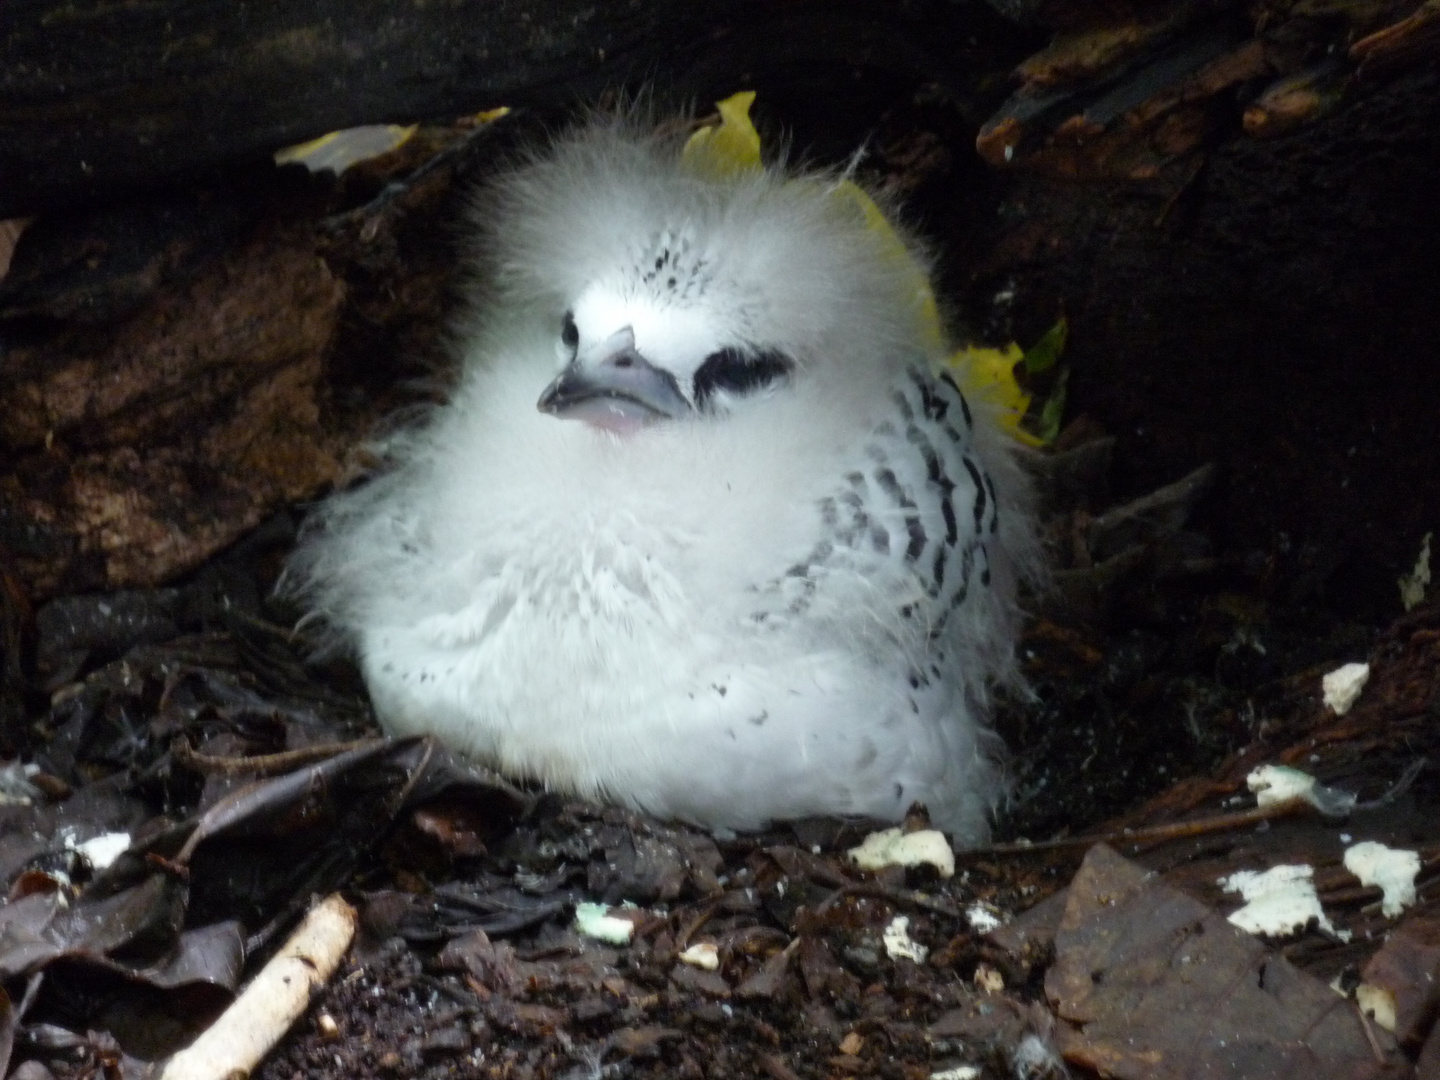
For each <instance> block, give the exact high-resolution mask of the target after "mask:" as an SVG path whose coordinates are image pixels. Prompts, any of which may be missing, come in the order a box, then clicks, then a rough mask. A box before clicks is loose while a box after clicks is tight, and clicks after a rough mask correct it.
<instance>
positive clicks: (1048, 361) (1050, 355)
mask: <svg viewBox="0 0 1440 1080" xmlns="http://www.w3.org/2000/svg"><path fill="white" fill-rule="evenodd" d="M1069 333H1070V324H1069V322H1067V321H1066V319H1065V316H1064V315H1061V316H1060V318H1059V319H1057V320H1056V322H1055V325H1054V326H1052V327H1050V329H1049V330H1046V331H1045V333H1044V334H1043V335H1041V338H1040V340H1039V341H1037V342H1035V344H1034V345H1031V346H1030V348H1029V349H1027V350H1026V351H1025V372H1026V374H1029V375H1038V374H1040V373H1041V372H1042V371H1048V370H1049V369H1050V368H1052V367H1054V366H1055V361H1056V360H1059V359H1060V354H1061V353H1062V352H1064V351H1065V338H1066V336H1067V335H1068V334H1069Z"/></svg>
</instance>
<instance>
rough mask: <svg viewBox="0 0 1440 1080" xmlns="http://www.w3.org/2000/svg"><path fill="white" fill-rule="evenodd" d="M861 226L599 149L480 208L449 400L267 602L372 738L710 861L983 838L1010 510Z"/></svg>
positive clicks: (719, 179) (804, 199)
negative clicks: (830, 843)
mask: <svg viewBox="0 0 1440 1080" xmlns="http://www.w3.org/2000/svg"><path fill="white" fill-rule="evenodd" d="M857 195H858V189H856V188H855V187H854V185H853V184H850V183H849V182H848V181H841V180H838V179H837V178H836V177H834V176H830V175H823V174H821V175H793V174H787V173H785V172H783V171H781V170H779V169H774V168H762V167H760V166H758V165H755V166H753V167H744V168H733V169H722V168H709V169H707V168H701V167H697V165H696V163H695V161H694V160H692V159H691V158H689V157H682V153H681V145H680V144H679V142H677V141H675V140H674V139H673V138H671V137H668V136H665V135H663V134H656V133H654V132H649V131H641V130H637V128H636V127H635V126H634V125H632V124H628V123H626V122H622V121H602V122H598V123H594V124H591V125H590V126H588V127H585V128H584V129H582V130H580V131H578V132H577V133H575V134H573V135H571V136H570V137H567V138H564V139H562V140H561V141H560V142H559V143H558V144H557V145H556V146H555V147H554V148H553V149H552V150H551V151H550V152H549V153H548V154H545V155H543V156H538V157H536V158H535V159H534V160H532V161H531V162H530V163H529V164H526V165H523V166H522V167H520V168H519V169H517V170H516V171H514V172H513V173H511V174H510V175H508V176H507V177H505V178H503V179H501V180H500V181H498V183H496V184H494V185H493V186H492V187H491V188H490V189H488V190H487V191H486V192H484V193H483V194H482V195H481V197H480V198H479V200H478V201H477V214H476V230H477V233H478V237H477V243H476V245H475V247H476V250H477V251H478V253H479V262H480V266H479V273H478V275H477V277H476V280H477V281H478V282H479V284H477V285H476V287H475V300H476V314H475V316H474V318H473V319H471V320H470V321H467V322H466V323H465V324H464V325H463V327H462V332H461V334H460V335H459V338H460V347H459V351H460V353H461V361H462V363H461V374H460V376H459V380H458V384H457V385H456V386H455V388H454V391H453V393H452V394H451V396H450V399H449V401H448V403H447V404H445V405H443V406H441V407H439V408H437V409H436V410H434V412H433V413H432V414H431V415H430V416H429V417H428V418H427V419H426V420H424V421H422V422H420V423H418V424H417V425H415V426H413V427H411V428H409V429H408V430H404V431H402V432H401V433H400V434H399V435H397V436H394V437H392V438H391V439H390V440H388V441H387V443H386V445H385V447H384V452H385V455H386V457H387V458H388V462H387V464H386V466H385V467H384V468H383V469H382V470H381V471H380V472H379V474H378V475H376V476H375V477H373V478H372V479H371V480H369V481H368V483H366V484H364V485H363V486H361V487H359V488H357V489H355V490H352V491H349V492H346V493H344V494H341V495H337V496H335V497H334V498H332V499H331V500H330V501H329V502H328V503H327V504H326V505H325V506H324V507H323V508H322V509H321V510H320V511H319V513H318V514H317V516H316V519H315V520H314V522H313V523H312V525H311V527H310V528H309V529H308V532H307V537H306V539H305V541H304V542H303V544H302V546H301V548H300V549H299V551H298V552H297V554H296V556H295V558H294V560H293V561H292V564H291V568H290V588H291V589H292V590H293V591H295V592H297V593H299V594H301V595H302V596H304V597H305V598H306V600H307V601H308V603H309V605H310V607H311V609H312V610H313V611H314V612H315V613H316V614H317V616H318V617H319V618H320V620H321V621H323V623H325V624H326V625H328V627H329V628H330V629H331V632H332V637H333V641H334V642H335V643H336V644H338V645H341V646H343V647H345V648H348V649H350V650H353V652H354V653H355V654H357V656H358V658H359V662H360V665H361V668H362V670H363V672H364V675H365V679H366V682H367V684H368V686H369V689H370V693H371V696H372V698H373V700H374V703H375V708H376V711H377V713H378V714H379V716H380V719H381V721H382V723H383V724H384V725H385V727H386V728H387V729H388V730H389V731H391V732H394V733H397V734H409V733H421V732H424V733H431V734H434V735H436V736H438V737H439V738H440V739H442V740H443V741H444V742H446V743H448V744H449V745H450V746H452V747H453V748H455V749H456V750H458V751H460V752H462V753H464V754H468V755H471V756H473V757H474V758H476V759H478V760H480V761H483V762H485V763H487V764H489V765H491V766H493V767H495V768H498V769H500V770H501V771H503V772H505V773H508V774H510V775H511V776H514V777H517V778H522V779H528V780H531V781H535V782H538V783H540V784H543V785H545V786H546V787H549V788H554V789H557V790H562V791H565V792H569V793H572V794H575V795H579V796H581V797H586V798H592V799H597V800H609V801H614V802H619V803H623V804H626V805H628V806H631V807H635V808H637V809H640V810H643V811H647V812H649V813H652V814H656V815H659V816H662V817H676V818H682V819H686V820H689V821H692V822H696V823H699V824H702V825H706V826H711V827H716V828H731V829H749V828H756V827H760V826H763V825H765V824H766V823H767V822H770V821H774V820H779V819H789V818H798V817H805V816H810V815H817V814H845V815H850V814H853V815H863V816H868V817H872V818H878V819H882V820H888V821H898V820H899V819H900V818H902V817H903V815H904V814H905V811H906V809H907V808H908V807H909V806H910V805H911V804H912V803H914V802H917V801H918V802H921V803H924V804H925V805H926V806H927V807H928V809H929V811H930V814H931V818H932V820H933V821H934V822H935V824H936V825H937V826H938V827H940V828H943V829H945V830H946V831H948V832H951V833H953V834H954V836H955V838H956V839H957V841H958V842H960V843H961V844H974V843H977V842H980V841H981V840H983V839H984V838H985V836H986V835H987V818H988V813H989V810H990V808H991V807H992V805H993V804H994V802H995V800H996V799H997V797H998V795H999V792H1000V787H1001V785H1000V782H999V779H998V772H997V769H996V768H995V765H994V763H993V760H992V754H991V747H992V744H993V743H994V742H995V737H994V736H993V735H992V734H990V733H989V731H988V729H987V728H986V726H985V724H984V715H983V706H984V702H985V698H986V693H987V686H988V684H989V683H991V682H992V681H994V680H996V679H1002V680H1003V679H1006V678H1009V677H1011V676H1012V675H1013V656H1012V654H1013V643H1014V634H1015V621H1016V619H1015V583H1016V579H1017V577H1020V576H1023V575H1024V573H1025V572H1026V569H1027V567H1028V566H1029V565H1030V563H1031V562H1032V558H1031V552H1032V550H1033V539H1032V533H1033V530H1032V529H1031V524H1030V517H1029V513H1028V509H1027V500H1026V497H1025V485H1024V482H1023V480H1022V478H1021V476H1020V473H1019V470H1018V468H1017V466H1016V464H1015V462H1014V461H1013V459H1012V458H1013V455H1012V446H1013V444H1012V442H1011V440H1009V438H1008V437H1007V436H1005V435H1004V434H1002V433H1001V432H1000V431H999V429H998V427H997V426H996V425H995V424H994V423H993V422H991V420H990V419H989V418H988V417H987V416H986V415H985V414H983V413H982V412H981V411H979V410H978V409H977V403H976V402H974V401H967V400H966V398H965V396H964V395H963V394H962V393H961V390H960V389H959V387H958V386H957V385H956V384H955V383H954V382H953V381H952V380H951V379H950V378H948V376H939V377H937V376H936V375H935V374H934V373H935V371H937V370H938V369H939V367H940V365H941V363H942V362H943V360H944V358H945V356H946V354H947V352H948V347H947V345H946V344H945V342H944V341H943V340H942V339H941V336H940V335H939V334H938V332H936V326H937V324H936V322H935V317H934V308H933V303H932V304H930V305H929V306H928V307H927V305H926V304H923V303H920V302H919V301H920V299H921V298H920V297H919V296H917V288H916V282H917V277H918V280H919V281H920V282H921V283H922V284H923V280H924V279H923V274H921V273H920V272H919V270H918V267H919V266H920V264H919V263H917V262H916V256H915V255H914V253H913V252H910V251H909V250H908V249H907V248H905V247H904V246H903V245H902V244H901V243H899V242H898V241H897V237H896V234H895V233H894V232H893V231H892V230H890V229H889V228H888V227H884V226H883V220H882V227H877V226H876V223H875V217H874V216H867V214H868V213H869V210H873V209H874V207H873V205H870V204H869V203H868V200H865V201H863V202H862V201H861V200H863V198H864V197H863V196H859V197H858V198H857V197H856V196H857ZM867 207H868V210H867ZM925 297H926V298H928V287H927V289H926V290H925Z"/></svg>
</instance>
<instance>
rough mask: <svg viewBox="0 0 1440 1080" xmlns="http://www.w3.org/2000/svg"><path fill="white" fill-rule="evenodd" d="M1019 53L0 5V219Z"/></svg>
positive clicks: (903, 13)
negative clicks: (391, 139)
mask: <svg viewBox="0 0 1440 1080" xmlns="http://www.w3.org/2000/svg"><path fill="white" fill-rule="evenodd" d="M1021 40H1024V38H1023V37H1022V36H1021V35H1019V34H1017V33H1016V31H1014V30H1013V29H1011V28H1009V27H1007V26H1006V25H1005V24H1004V23H1003V22H1002V21H1001V20H1000V18H999V17H998V16H997V15H995V13H994V12H993V11H991V10H990V9H989V8H987V7H985V6H984V5H983V4H981V3H979V2H978V0H968V2H965V3H949V2H945V0H914V2H911V3H906V4H900V5H896V4H891V3H879V2H873V0H871V2H866V0H848V2H843V3H819V2H814V0H800V2H794V3H787V4H784V5H774V4H765V3H753V2H751V3H733V2H721V0H643V2H642V0H636V2H631V3H624V4H596V3H593V2H591V0H512V2H509V3H504V4H498V3H467V2H465V0H440V2H435V3H426V4H410V5H404V6H403V7H397V5H395V4H391V3H385V2H382V0H309V2H306V3H295V4H234V3H223V2H219V3H217V2H213V0H212V2H202V3H193V2H188V0H157V2H153V3H148V4H145V5H143V6H142V7H137V6H135V5H129V4H122V5H116V4H109V3H96V2H93V0H92V2H88V3H78V4H70V3H58V2H56V0H7V3H5V4H4V5H3V7H0V217H8V216H14V215H18V214H25V213H32V212H34V211H36V210H39V209H43V208H45V207H50V206H57V205H62V204H65V203H73V202H76V201H79V200H83V199H87V198H91V199H93V198H95V197H97V196H102V195H104V194H105V193H107V192H111V191H113V190H115V189H117V188H125V187H129V186H143V185H146V184H151V183H154V182H156V181H160V180H172V179H174V178H176V177H182V176H196V175H199V174H202V173H204V172H205V171H207V170H209V169H212V168H214V167H215V166H217V165H221V164H223V163H226V162H230V161H234V160H237V159H244V158H255V157H264V156H267V155H269V154H270V153H271V152H273V151H274V150H276V149H278V148H280V147H282V146H285V145H288V144H293V143H297V142H301V141H303V140H305V139H309V138H313V137H315V136H317V135H320V134H323V133H324V132H327V131H332V130H335V129H338V128H343V127H348V126H353V125H357V124H365V123H379V122H397V123H411V122H414V121H416V120H420V119H426V118H441V119H448V118H450V117H454V116H459V115H462V114H465V113H469V112H475V111H478V110H481V109H487V108H493V107H495V106H497V105H516V104H526V105H538V106H554V105H564V106H569V105H573V104H574V103H576V102H578V101H584V100H594V99H595V98H596V97H598V96H599V95H600V94H602V93H603V92H605V91H612V90H615V89H617V88H622V87H627V88H630V89H632V90H633V89H634V88H635V87H636V86H638V85H640V84H641V83H644V82H653V83H654V84H656V85H657V86H658V87H660V88H661V90H662V92H664V93H666V94H671V93H673V94H674V95H675V96H676V97H678V98H680V99H694V100H698V101H701V102H704V101H708V100H710V99H713V98H714V97H716V96H719V95H723V94H726V93H729V92H731V91H733V90H734V89H735V88H736V85H737V83H739V82H743V81H745V80H746V79H747V78H748V77H749V76H750V75H752V74H753V73H755V72H756V71H770V72H779V71H784V72H786V78H787V79H788V81H789V82H790V83H791V85H792V86H794V85H798V84H803V83H805V82H807V81H809V80H811V79H815V78H817V77H818V83H817V85H816V87H815V89H814V91H813V93H811V94H810V95H808V96H810V97H811V98H812V100H814V99H815V98H822V97H826V96H833V95H834V90H835V85H834V84H835V75H836V73H837V72H838V71H843V70H847V69H848V70H849V71H851V72H852V73H856V74H858V73H865V72H871V73H881V74H882V75H888V76H889V77H891V78H899V79H902V80H904V81H906V82H914V81H916V80H918V81H921V82H933V83H937V84H940V85H944V86H947V87H949V88H950V89H951V90H952V91H955V92H962V91H968V90H969V89H970V88H972V87H974V86H975V84H976V83H977V81H978V80H983V79H992V80H993V78H994V76H995V75H996V74H997V73H998V75H999V77H1000V78H1001V79H1003V76H1004V73H1005V72H1006V71H1007V70H1008V68H1009V66H1010V65H1012V64H1013V63H1014V62H1015V61H1016V60H1018V59H1019V57H1020V56H1021V55H1023V52H1022V51H1019V49H1018V48H1017V45H1016V44H1015V43H1016V42H1018V41H1021ZM1000 41H1006V42H1009V43H1010V44H1009V45H1008V46H1007V47H1006V48H1004V49H1001V50H999V51H998V52H999V56H998V59H999V63H998V66H997V64H996V56H995V55H994V54H995V53H996V51H997V50H995V49H994V48H993V46H994V44H995V43H997V42H1000ZM987 55H988V56H989V59H988V60H986V62H985V63H983V64H982V63H979V62H978V60H979V59H980V58H984V57H986V56H987ZM827 84H828V85H827Z"/></svg>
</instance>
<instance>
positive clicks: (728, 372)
mask: <svg viewBox="0 0 1440 1080" xmlns="http://www.w3.org/2000/svg"><path fill="white" fill-rule="evenodd" d="M794 367H795V362H794V361H793V360H791V359H790V358H789V357H788V356H786V355H785V354H784V353H780V352H774V351H771V350H761V351H758V352H749V351H746V350H744V349H721V350H720V351H719V352H713V353H711V354H710V355H709V356H707V357H706V358H705V362H704V363H703V364H701V365H700V367H699V368H697V369H696V371H695V391H694V392H695V406H696V407H697V408H700V407H703V406H704V405H705V404H706V403H707V402H708V401H709V400H710V399H711V398H712V397H714V396H715V395H716V394H717V393H725V394H733V395H743V394H753V393H754V392H755V391H756V390H761V389H764V388H765V387H767V386H769V385H771V384H772V383H774V382H776V381H777V380H779V379H783V378H784V377H785V376H786V375H788V374H790V372H791V371H792V370H793V369H794Z"/></svg>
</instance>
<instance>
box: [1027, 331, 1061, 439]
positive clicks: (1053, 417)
mask: <svg viewBox="0 0 1440 1080" xmlns="http://www.w3.org/2000/svg"><path fill="white" fill-rule="evenodd" d="M1062 325H1063V323H1062ZM1046 336H1047V337H1048V336H1049V335H1046ZM1061 336H1062V338H1063V336H1064V335H1063V334H1062V335H1061ZM1052 362H1053V361H1052ZM1069 381H1070V369H1069V368H1065V369H1064V370H1063V371H1061V372H1060V377H1059V378H1058V379H1056V380H1055V389H1053V390H1051V391H1050V396H1049V397H1048V398H1046V399H1045V405H1044V407H1043V408H1042V409H1041V410H1040V423H1039V424H1037V425H1036V426H1037V427H1038V428H1039V430H1038V431H1036V432H1035V434H1036V435H1038V436H1040V438H1041V439H1042V440H1044V441H1045V442H1046V443H1052V442H1054V441H1055V436H1057V435H1059V434H1060V418H1061V417H1062V416H1064V414H1065V386H1066V383H1068V382H1069Z"/></svg>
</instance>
